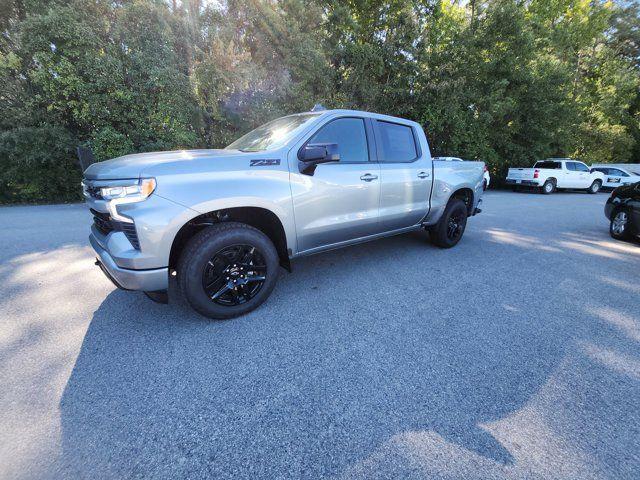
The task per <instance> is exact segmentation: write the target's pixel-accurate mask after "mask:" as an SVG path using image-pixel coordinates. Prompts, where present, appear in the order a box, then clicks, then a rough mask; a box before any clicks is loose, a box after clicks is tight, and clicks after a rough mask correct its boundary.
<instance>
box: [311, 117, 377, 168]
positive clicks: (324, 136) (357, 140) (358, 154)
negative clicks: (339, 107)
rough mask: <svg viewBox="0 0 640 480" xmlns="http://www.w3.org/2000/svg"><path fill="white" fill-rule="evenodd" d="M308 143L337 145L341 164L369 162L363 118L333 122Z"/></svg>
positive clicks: (341, 119) (342, 119) (340, 119)
mask: <svg viewBox="0 0 640 480" xmlns="http://www.w3.org/2000/svg"><path fill="white" fill-rule="evenodd" d="M308 143H309V144H313V143H337V144H338V153H340V161H341V162H368V161H369V148H368V147H367V134H366V133H365V128H364V120H363V119H361V118H338V119H337V120H333V121H331V122H329V123H327V124H326V125H325V126H324V127H322V128H321V129H320V130H318V131H317V132H316V134H315V135H314V136H313V137H311V139H310V140H309V142H308Z"/></svg>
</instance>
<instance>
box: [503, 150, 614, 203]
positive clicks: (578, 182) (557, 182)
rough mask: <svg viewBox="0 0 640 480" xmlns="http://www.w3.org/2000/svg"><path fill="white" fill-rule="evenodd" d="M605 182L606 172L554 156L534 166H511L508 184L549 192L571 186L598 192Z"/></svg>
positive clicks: (589, 191)
mask: <svg viewBox="0 0 640 480" xmlns="http://www.w3.org/2000/svg"><path fill="white" fill-rule="evenodd" d="M603 183H604V174H603V173H602V172H598V171H596V170H593V169H591V168H589V167H588V166H587V165H586V164H584V163H582V162H580V161H577V160H572V159H570V158H552V159H549V160H541V161H539V162H536V163H535V165H534V166H533V168H510V169H509V173H508V174H507V184H508V185H511V186H512V187H513V189H514V191H515V190H517V189H518V188H519V187H534V188H538V189H540V192H542V193H544V194H549V193H553V192H555V191H556V190H557V189H561V188H570V189H576V190H586V191H587V192H588V193H597V192H598V191H599V190H600V188H601V187H602V184H603Z"/></svg>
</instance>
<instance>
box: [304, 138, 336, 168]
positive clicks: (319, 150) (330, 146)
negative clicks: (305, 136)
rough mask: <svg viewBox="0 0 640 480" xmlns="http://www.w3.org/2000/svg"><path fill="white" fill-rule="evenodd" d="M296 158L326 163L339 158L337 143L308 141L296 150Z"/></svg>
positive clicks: (306, 161) (307, 161) (308, 161)
mask: <svg viewBox="0 0 640 480" xmlns="http://www.w3.org/2000/svg"><path fill="white" fill-rule="evenodd" d="M298 160H300V161H301V162H305V163H310V162H313V163H328V162H337V161H339V160H340V154H339V153H338V144H337V143H310V144H307V145H305V146H304V148H302V149H301V150H300V152H298Z"/></svg>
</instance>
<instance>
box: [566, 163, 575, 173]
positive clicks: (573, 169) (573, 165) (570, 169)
mask: <svg viewBox="0 0 640 480" xmlns="http://www.w3.org/2000/svg"><path fill="white" fill-rule="evenodd" d="M565 165H566V166H567V170H569V171H570V172H575V171H576V167H575V163H573V162H565Z"/></svg>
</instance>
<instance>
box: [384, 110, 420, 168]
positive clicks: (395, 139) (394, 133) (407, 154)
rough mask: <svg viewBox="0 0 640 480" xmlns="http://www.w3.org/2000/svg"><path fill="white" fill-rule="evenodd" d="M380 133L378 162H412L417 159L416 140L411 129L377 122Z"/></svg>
mask: <svg viewBox="0 0 640 480" xmlns="http://www.w3.org/2000/svg"><path fill="white" fill-rule="evenodd" d="M377 124H378V131H379V132H380V136H381V137H382V138H380V143H381V144H382V145H381V147H382V148H381V152H380V157H381V158H380V161H382V162H395V163H400V162H412V161H414V160H415V159H416V158H418V149H417V147H416V139H415V137H414V135H413V129H412V128H411V127H409V126H407V125H400V124H399V123H391V122H385V121H382V120H378V121H377Z"/></svg>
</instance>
